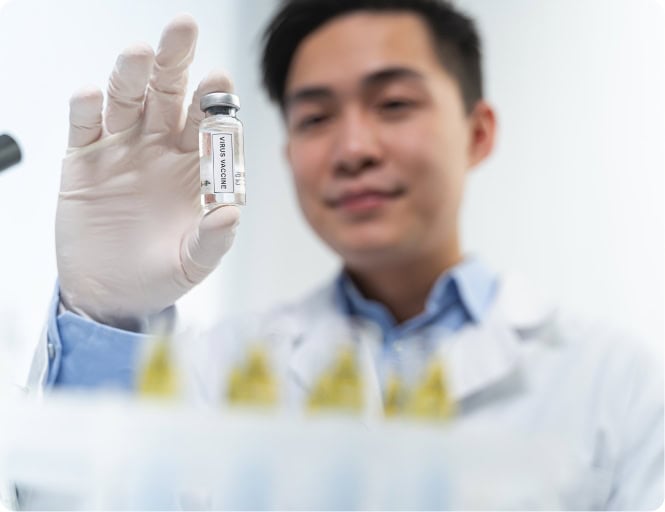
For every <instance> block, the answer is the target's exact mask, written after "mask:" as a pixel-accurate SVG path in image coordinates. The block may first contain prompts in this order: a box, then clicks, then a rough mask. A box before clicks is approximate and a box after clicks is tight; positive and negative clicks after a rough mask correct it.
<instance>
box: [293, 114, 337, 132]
mask: <svg viewBox="0 0 665 512" xmlns="http://www.w3.org/2000/svg"><path fill="white" fill-rule="evenodd" d="M328 119H330V116H329V115H328V114H312V115H308V116H304V117H303V118H301V119H299V120H298V121H297V122H296V129H297V130H298V131H304V130H308V129H310V128H314V127H315V126H320V125H321V124H323V123H325V122H326V121H327V120H328Z"/></svg>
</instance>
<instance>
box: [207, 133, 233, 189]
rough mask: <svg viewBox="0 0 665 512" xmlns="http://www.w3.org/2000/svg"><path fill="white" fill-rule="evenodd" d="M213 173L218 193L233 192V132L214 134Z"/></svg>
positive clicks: (214, 184)
mask: <svg viewBox="0 0 665 512" xmlns="http://www.w3.org/2000/svg"><path fill="white" fill-rule="evenodd" d="M211 142H212V148H211V150H212V174H213V186H214V190H215V193H216V194H219V193H225V192H229V193H233V192H234V191H235V187H234V171H233V169H234V167H233V134H232V133H213V134H212V141H211Z"/></svg>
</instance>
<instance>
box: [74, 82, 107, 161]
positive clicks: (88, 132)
mask: <svg viewBox="0 0 665 512" xmlns="http://www.w3.org/2000/svg"><path fill="white" fill-rule="evenodd" d="M103 104H104V95H103V94H102V91H101V90H100V89H99V88H98V87H93V86H91V87H85V88H82V89H79V90H78V91H76V92H75V93H74V94H73V95H72V97H71V98H70V100H69V147H70V148H80V147H83V146H87V145H88V144H92V143H93V142H95V141H97V140H98V139H99V137H100V136H101V134H102V105H103Z"/></svg>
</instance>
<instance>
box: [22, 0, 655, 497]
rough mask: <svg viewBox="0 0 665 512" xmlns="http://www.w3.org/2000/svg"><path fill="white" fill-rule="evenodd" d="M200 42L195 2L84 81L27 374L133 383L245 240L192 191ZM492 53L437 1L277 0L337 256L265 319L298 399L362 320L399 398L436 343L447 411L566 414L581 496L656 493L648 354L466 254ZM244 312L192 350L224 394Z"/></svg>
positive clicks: (271, 72)
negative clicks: (51, 286) (194, 83)
mask: <svg viewBox="0 0 665 512" xmlns="http://www.w3.org/2000/svg"><path fill="white" fill-rule="evenodd" d="M195 40H196V25H195V24H194V22H193V20H192V19H191V18H189V17H186V16H183V17H180V18H177V19H176V20H174V21H173V22H172V23H171V24H170V25H169V26H168V27H167V28H166V29H165V31H164V34H163V36H162V40H161V42H160V47H159V49H158V51H157V53H156V55H153V52H152V50H151V49H150V48H149V47H147V46H135V47H132V48H129V49H128V50H127V51H125V52H124V53H123V54H121V56H120V57H119V58H118V62H117V64H116V67H115V69H114V71H113V73H112V75H111V78H110V82H109V88H108V93H107V99H108V101H107V104H106V107H105V110H104V112H102V104H103V94H102V93H101V91H97V90H88V91H82V92H80V93H78V94H76V95H75V96H74V97H73V98H72V101H71V128H70V149H69V151H68V155H67V157H66V158H65V162H64V165H63V175H62V185H61V192H60V199H59V203H58V213H57V221H56V234H57V256H58V269H59V279H60V280H59V285H60V287H59V293H58V294H57V296H56V300H55V302H54V305H53V310H52V314H51V318H50V322H49V328H48V334H47V336H46V337H45V339H44V340H43V342H44V343H43V346H42V347H41V349H40V351H39V352H38V353H37V354H36V357H35V364H34V366H33V374H32V377H33V378H32V386H33V387H38V388H41V387H42V386H59V387H100V386H103V385H113V386H120V387H124V388H126V389H131V388H132V387H133V385H134V382H135V378H136V373H137V366H138V357H137V354H138V351H139V349H140V347H141V345H142V343H144V341H145V338H146V336H145V335H144V334H142V333H143V332H146V331H148V330H149V324H150V322H151V319H152V318H153V317H154V316H155V315H158V314H159V313H160V312H163V311H164V310H166V309H167V308H169V307H170V306H172V305H173V304H174V302H175V301H176V300H177V299H178V298H179V297H181V296H182V295H183V294H185V293H186V292H187V291H188V290H189V289H191V288H192V287H193V286H195V285H196V284H197V283H199V282H201V281H202V280H203V279H204V278H205V277H206V276H207V275H208V274H209V273H210V272H211V271H212V270H213V269H214V268H215V266H216V265H217V264H218V262H219V260H220V258H221V257H222V255H223V254H224V253H225V252H226V251H227V250H228V249H229V248H230V246H231V244H232V241H233V235H234V231H235V229H236V225H237V222H238V217H239V214H238V210H237V209H236V208H235V207H233V206H228V207H223V208H219V209H217V210H214V211H212V212H210V213H209V214H207V215H205V216H203V215H202V213H201V209H200V206H199V202H198V201H199V198H198V191H199V176H198V154H197V131H198V124H199V122H200V121H201V117H202V114H201V112H200V110H199V108H198V104H199V99H200V97H201V96H202V95H203V94H205V93H208V92H212V91H220V90H229V89H230V83H229V81H228V79H227V78H226V77H225V76H224V75H223V74H220V73H212V74H211V75H209V76H208V78H206V79H205V80H204V81H203V82H202V83H201V84H200V85H199V87H198V89H197V91H196V93H195V95H194V98H193V100H192V103H191V105H190V106H189V109H188V111H187V116H186V119H185V121H184V123H183V122H182V117H183V116H182V115H181V114H182V112H181V105H182V101H183V97H184V92H185V84H186V71H187V67H188V65H189V64H190V62H191V60H192V58H193V52H194V44H195ZM480 54H481V52H480V42H479V39H478V36H477V34H476V31H475V28H474V26H473V24H472V22H471V21H470V20H469V19H468V18H466V17H464V16H463V15H461V14H460V13H458V12H457V11H456V10H454V9H453V8H452V7H450V6H449V5H448V4H446V3H443V2H436V1H433V0H374V1H371V0H364V1H363V0H361V1H356V0H341V1H334V0H317V1H312V0H291V1H287V2H285V3H284V4H283V6H282V7H281V9H280V11H279V12H278V13H277V14H276V16H275V17H274V18H273V21H272V23H271V24H270V26H269V27H268V29H267V32H266V38H265V48H264V54H263V72H264V83H265V85H266V88H267V90H268V92H269V94H270V96H271V98H272V99H273V100H275V102H276V103H277V104H278V105H279V107H280V109H281V111H282V113H283V117H284V122H285V126H286V130H287V134H288V142H287V148H286V154H287V157H288V161H289V163H290V165H291V168H292V171H293V178H294V183H295V186H296V191H297V195H298V200H299V202H300V205H301V208H302V210H303V212H304V214H305V217H306V218H307V220H308V222H309V223H310V225H311V226H312V228H313V229H314V230H315V231H316V233H317V234H318V235H319V236H320V237H321V238H322V239H323V240H324V241H325V242H326V243H327V244H328V245H329V246H330V247H331V248H332V249H333V250H334V251H335V252H336V253H337V254H339V255H340V258H341V260H342V262H343V271H342V272H341V273H340V276H339V277H338V279H336V280H335V282H334V283H333V284H331V285H329V286H327V287H325V288H323V289H322V290H319V291H317V292H315V293H314V294H313V295H312V296H310V297H308V298H306V299H305V300H304V301H303V302H302V303H298V304H294V305H290V306H287V307H285V308H281V309H279V310H276V311H273V312H270V313H268V314H267V315H266V316H265V317H263V323H262V325H263V326H265V327H264V332H279V333H280V340H282V343H284V344H285V345H286V348H287V353H288V357H287V359H288V361H287V367H288V379H289V381H288V384H287V386H288V388H289V391H288V392H289V394H290V395H291V396H293V397H295V400H294V401H295V402H296V403H302V402H303V401H304V400H306V399H307V397H308V396H310V395H311V393H312V390H313V388H314V387H315V380H316V371H315V368H316V367H317V366H320V355H321V354H322V353H323V352H325V350H326V346H325V344H326V343H328V342H329V341H330V340H326V339H325V337H323V336H321V333H323V332H325V331H326V329H329V328H330V327H331V326H336V327H340V326H341V327H340V328H341V329H348V331H349V332H353V331H354V328H353V326H354V325H355V320H354V321H351V319H352V318H353V319H357V318H360V319H362V320H363V321H364V322H366V323H367V324H369V325H371V326H373V328H374V329H375V330H377V331H378V332H379V334H378V336H377V341H378V345H377V347H378V349H377V350H376V351H375V352H374V353H373V354H372V357H371V358H370V363H371V365H372V368H373V370H372V371H373V372H374V374H375V375H376V376H377V382H378V386H379V395H380V396H384V398H385V396H386V394H387V387H388V382H389V376H390V374H391V370H395V369H397V370H396V371H397V372H398V373H399V370H400V368H401V367H402V366H403V364H404V357H403V354H404V353H405V352H408V350H409V347H408V343H416V342H417V341H414V340H420V339H423V340H424V339H426V340H429V342H428V343H426V344H424V345H423V346H424V347H426V348H425V350H427V351H428V355H429V357H430V358H431V359H441V361H442V364H443V365H444V366H445V368H446V374H447V375H448V380H447V382H446V386H447V387H448V388H449V389H450V393H451V396H452V399H453V401H454V402H455V405H456V407H455V408H456V410H457V411H458V412H457V418H456V419H455V420H454V421H460V422H461V421H464V420H468V419H469V418H471V419H474V418H476V419H478V418H480V419H481V420H482V421H485V422H487V423H488V424H493V425H504V426H506V427H508V426H509V428H510V429H514V431H515V434H516V435H517V436H519V435H524V434H525V433H533V432H541V431H543V432H544V431H557V432H559V433H560V435H561V439H563V440H565V442H566V444H568V445H569V446H570V447H571V449H572V450H573V451H574V452H575V453H576V454H578V456H579V461H578V462H580V463H581V464H582V466H583V467H584V471H583V472H582V473H581V474H580V476H579V489H578V492H577V494H576V495H575V498H574V499H573V498H570V501H569V502H567V504H568V506H569V507H577V508H583V509H584V508H586V509H590V508H594V509H595V508H608V509H616V508H630V509H635V508H654V507H656V506H658V505H659V504H660V502H661V501H662V483H663V482H662V480H663V477H662V474H663V439H662V437H663V430H662V420H663V417H662V415H663V412H662V395H661V386H660V382H659V374H658V372H657V371H656V372H654V371H652V370H651V369H649V368H648V366H647V365H648V363H649V360H648V358H645V357H643V354H642V353H641V352H640V350H639V348H638V347H637V346H632V345H630V344H629V343H627V340H626V339H624V338H623V337H622V336H621V335H617V334H612V333H610V332H609V331H608V332H607V333H601V332H599V331H598V330H597V329H590V328H589V327H588V326H584V325H583V324H581V323H575V322H573V321H571V320H570V319H568V318H567V317H565V316H564V315H562V314H559V313H558V312H556V311H554V309H553V308H551V307H550V306H549V305H547V304H546V303H543V302H541V301H539V300H537V295H536V294H534V293H532V292H529V291H528V290H527V289H524V288H523V287H522V286H521V285H520V284H519V283H516V282H514V281H510V280H500V279H498V278H497V277H496V276H494V275H493V274H492V273H491V272H490V271H489V270H487V269H486V268H485V267H484V266H483V265H482V264H481V263H480V262H479V261H477V260H475V259H470V258H465V257H464V255H463V251H462V248H461V244H460V240H459V225H458V224H459V222H458V214H459V208H460V203H461V200H462V196H463V190H464V183H465V177H466V175H467V173H468V172H470V170H471V169H472V168H473V167H474V166H476V165H477V164H478V163H479V162H481V161H483V160H484V159H485V158H486V157H487V156H488V155H489V154H490V153H491V151H492V147H493V142H494V137H495V132H496V120H495V114H494V111H493V109H492V107H491V106H490V105H489V104H488V103H487V102H486V101H485V100H484V99H483V95H482V77H481V65H480V64H481V63H480ZM250 150H251V148H250ZM162 314H163V313H162ZM237 327H238V328H236V329H228V328H226V327H220V329H218V330H216V331H215V332H214V333H213V334H212V335H211V336H209V337H206V338H205V339H203V340H202V341H201V346H200V347H199V348H198V349H197V350H201V352H200V353H199V356H198V357H194V359H195V361H194V366H195V367H196V371H197V372H198V373H199V375H200V376H201V381H202V383H203V385H202V389H201V391H200V392H201V395H202V396H204V397H205V398H207V399H208V400H210V401H211V402H215V401H216V400H218V399H219V395H220V393H221V387H220V383H221V382H223V381H224V375H225V374H226V373H228V364H229V363H228V361H229V357H228V354H229V353H231V352H232V351H233V348H234V347H236V346H237V345H238V343H242V342H243V341H245V340H247V339H248V337H249V336H248V334H247V332H243V331H242V329H241V327H242V326H237ZM259 330H260V328H259ZM252 334H254V333H252ZM193 350H194V349H193Z"/></svg>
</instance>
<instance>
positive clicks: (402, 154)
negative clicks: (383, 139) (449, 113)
mask: <svg viewBox="0 0 665 512" xmlns="http://www.w3.org/2000/svg"><path fill="white" fill-rule="evenodd" d="M393 140H397V141H399V144H393V155H394V160H395V161H396V163H397V167H398V168H400V169H403V173H402V177H403V178H404V179H405V181H406V182H407V185H408V186H409V188H410V190H411V196H412V198H413V201H414V202H415V203H416V207H417V209H418V210H420V211H421V213H422V214H423V215H425V216H430V215H432V214H434V213H435V212H440V211H442V209H445V210H446V211H447V212H448V213H450V211H451V209H454V208H456V204H457V202H458V196H459V195H460V188H461V186H462V184H463V181H464V175H465V169H466V167H465V162H466V157H465V155H466V149H465V148H466V146H465V140H464V132H463V130H461V129H459V128H458V129H456V130H453V129H451V127H446V126H443V125H436V124H433V123H421V124H418V125H413V126H411V127H410V129H408V130H404V131H402V133H401V136H400V137H398V138H394V139H393Z"/></svg>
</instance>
